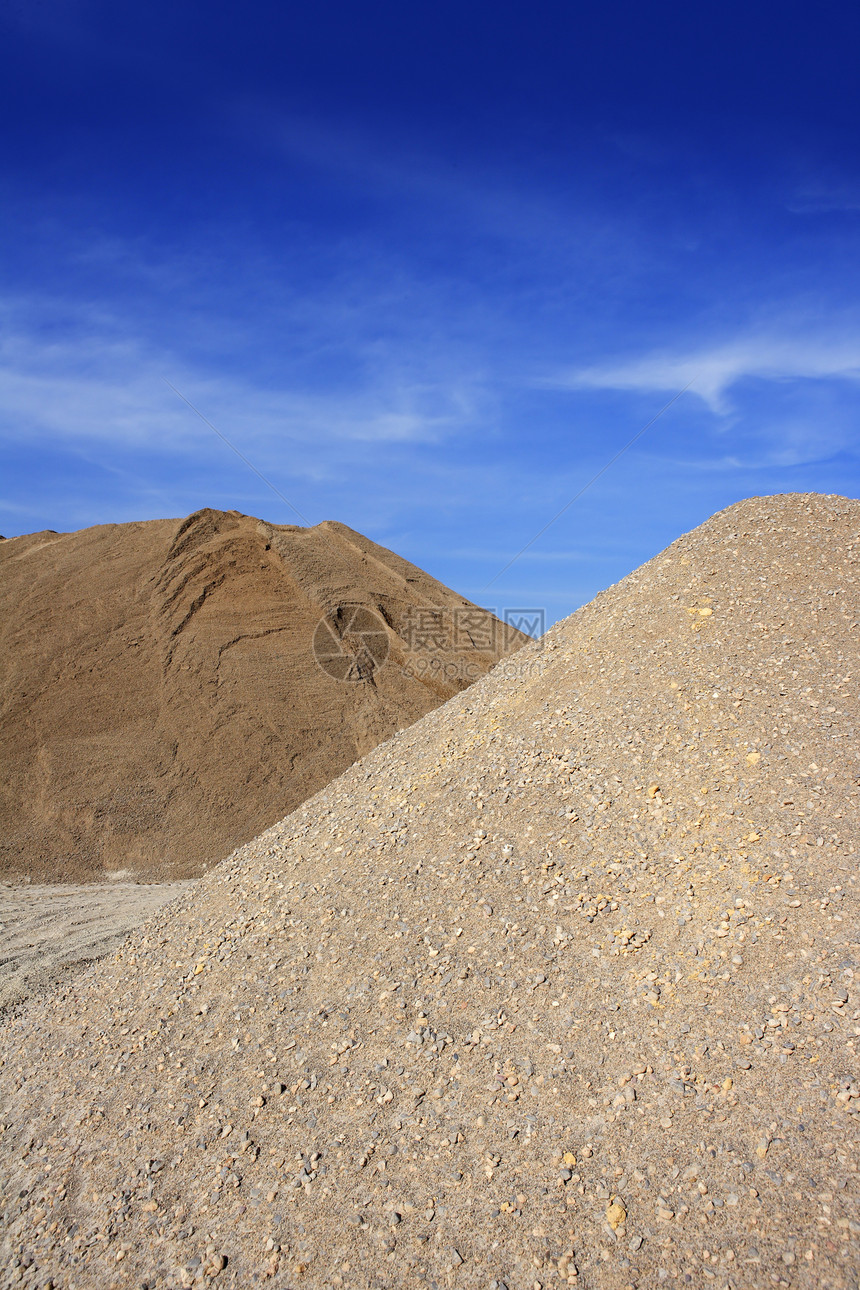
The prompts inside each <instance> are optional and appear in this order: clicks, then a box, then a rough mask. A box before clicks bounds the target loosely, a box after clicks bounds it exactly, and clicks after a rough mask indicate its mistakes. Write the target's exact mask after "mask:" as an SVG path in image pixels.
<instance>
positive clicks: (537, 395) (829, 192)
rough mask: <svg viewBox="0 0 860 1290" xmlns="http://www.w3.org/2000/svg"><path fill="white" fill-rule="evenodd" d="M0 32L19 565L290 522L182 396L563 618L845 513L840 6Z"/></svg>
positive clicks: (851, 145)
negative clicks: (649, 577)
mask: <svg viewBox="0 0 860 1290" xmlns="http://www.w3.org/2000/svg"><path fill="white" fill-rule="evenodd" d="M0 28H2V29H0V48H2V53H0V63H2V66H0V104H2V110H3V113H4V119H5V122H6V128H5V130H4V131H3V134H2V141H0V232H2V245H3V257H2V274H0V434H2V461H3V478H2V480H0V532H3V533H4V534H6V535H7V536H13V535H16V534H19V533H27V532H32V531H35V530H39V529H42V528H53V529H58V530H68V529H76V528H81V527H84V526H86V525H90V524H96V523H102V522H107V521H123V520H131V519H150V518H156V517H159V516H166V515H176V516H178V515H184V514H187V513H188V512H190V511H192V510H194V509H196V508H198V507H200V506H217V507H223V508H230V507H236V508H238V509H239V510H242V511H245V512H248V513H250V514H256V515H261V516H264V517H265V518H267V519H269V520H272V521H275V522H278V523H295V522H302V521H301V520H299V518H298V515H297V514H296V511H293V510H291V509H290V507H288V506H287V505H285V504H284V502H282V501H281V500H280V499H279V498H278V497H276V496H275V495H274V494H273V493H272V492H270V491H269V490H268V489H267V488H266V487H265V485H264V484H262V483H261V482H260V480H259V479H258V477H257V476H256V475H254V474H253V473H252V472H251V471H250V470H248V469H247V468H246V467H245V466H244V465H242V463H241V462H240V461H238V459H237V458H236V457H235V456H233V454H232V453H231V452H230V451H229V449H228V448H227V447H225V445H224V444H223V442H222V441H221V440H219V439H218V438H217V436H216V435H215V434H213V432H212V431H211V430H210V429H208V428H207V426H206V425H205V424H204V423H203V422H202V421H201V420H200V419H199V418H197V417H196V416H195V415H194V414H193V412H191V411H190V410H189V408H188V406H187V405H186V404H185V403H183V402H182V401H181V400H180V399H179V398H178V397H177V396H176V394H174V393H173V391H172V390H171V389H170V388H169V387H168V385H167V383H166V382H168V381H169V382H171V383H172V384H173V385H174V386H175V387H176V388H177V389H179V390H180V391H181V392H182V393H183V394H184V395H185V396H186V398H187V399H189V400H190V401H191V402H192V403H193V404H194V405H195V406H196V407H197V408H199V409H200V411H201V412H203V413H204V414H205V416H206V417H208V418H209V419H210V420H211V421H212V422H213V423H214V424H215V425H216V426H217V427H218V428H219V430H221V431H222V432H223V434H224V435H226V436H227V437H228V438H229V439H230V440H231V441H232V442H233V443H234V444H235V445H236V447H237V448H239V449H240V450H241V451H242V452H243V453H244V454H245V455H246V456H247V457H248V458H249V459H250V460H251V461H252V462H253V463H254V464H255V466H256V467H257V468H258V469H259V470H260V471H261V472H262V473H263V474H264V475H265V476H267V477H268V478H269V479H270V480H271V482H272V483H273V484H274V485H275V486H276V487H277V489H278V490H279V491H280V492H281V493H282V494H283V495H284V496H285V497H286V498H288V499H289V500H290V502H291V503H292V504H293V506H294V507H295V508H296V509H297V511H298V512H299V513H300V515H301V516H302V517H303V519H305V520H307V521H308V522H310V523H316V522H318V521H319V520H322V519H339V520H342V521H343V522H344V523H347V524H349V525H351V526H353V527H354V528H357V529H359V530H361V531H362V532H364V533H366V534H367V535H368V536H370V537H372V538H374V539H375V540H376V541H379V542H382V543H384V544H385V545H387V546H389V547H391V548H393V549H394V550H396V551H398V552H399V553H400V554H402V555H404V556H406V557H407V558H409V559H411V560H414V561H415V562H416V563H417V564H419V565H421V566H422V567H424V568H426V569H427V570H429V571H430V572H431V573H433V574H435V575H436V576H437V577H439V578H441V579H442V580H443V581H444V582H446V583H448V584H450V585H451V586H453V587H455V588H456V589H457V590H459V591H461V592H462V593H463V594H465V595H467V596H469V597H471V598H472V599H474V600H477V601H479V602H480V603H483V604H486V605H489V606H492V607H496V608H498V609H502V608H505V607H515V606H545V607H546V609H547V613H548V617H549V619H550V620H553V619H555V618H557V617H560V616H563V615H564V614H566V613H568V612H570V611H571V610H572V609H574V608H575V607H576V606H577V605H579V604H581V603H583V602H584V601H585V600H587V599H589V598H590V597H591V596H592V595H594V594H595V593H596V592H597V591H598V590H600V589H601V588H602V587H604V586H606V585H608V584H609V583H611V582H613V581H615V580H617V579H618V578H620V577H622V576H623V575H624V574H625V573H627V572H629V570H630V569H632V568H633V567H635V566H636V565H637V564H639V563H641V561H642V560H644V559H647V558H648V557H650V556H651V555H653V554H654V553H655V552H656V551H658V550H659V549H661V548H662V547H663V546H665V545H666V544H667V543H668V542H670V541H672V540H673V539H674V538H675V537H676V536H677V535H678V534H679V533H681V532H682V531H684V530H686V529H689V528H691V527H693V526H694V525H696V524H698V523H700V522H701V521H703V520H704V519H706V518H707V517H708V516H709V515H710V514H712V513H713V512H714V511H715V510H718V509H720V508H721V507H723V506H726V505H729V504H730V503H732V502H734V501H737V500H738V499H740V498H742V497H747V496H750V495H753V494H762V493H774V492H786V491H795V490H800V491H810V490H815V491H821V492H839V493H844V494H848V495H850V496H857V495H858V493H860V436H858V408H860V303H858V302H860V292H858V287H860V255H858V251H860V155H858V146H857V139H858V137H860V131H858V127H860V119H858V118H859V117H860V112H858V107H860V78H858V77H857V75H856V66H857V65H858V60H860V40H858V36H860V12H858V10H857V8H856V6H849V5H847V4H844V5H843V4H826V3H825V4H820V5H815V6H813V5H809V4H805V5H799V4H779V5H777V4H773V3H759V4H757V5H755V6H749V5H746V4H745V5H740V4H734V3H722V4H720V5H716V4H708V3H706V4H703V5H697V6H691V5H690V4H689V3H685V4H683V5H682V4H680V3H664V4H660V3H655V4H652V5H642V4H641V3H628V2H624V3H618V2H616V3H604V4H602V5H600V6H597V5H594V4H589V5H584V4H577V3H564V4H560V3H554V2H553V0H548V2H545V3H543V4H541V5H537V6H535V5H526V4H525V3H510V2H509V3H494V4H493V5H490V4H485V3H474V2H472V0H458V3H457V4H453V3H447V2H445V0H443V2H441V3H434V4H432V5H430V4H424V3H415V4H404V3H403V0H398V3H396V4H395V3H390V2H389V0H381V2H377V3H374V4H373V5H367V6H362V5H357V4H355V3H345V2H343V0H318V2H317V3H316V4H313V5H307V4H302V5H299V4H294V3H287V4H284V3H281V4H278V5H269V4H263V3H258V2H256V0H250V3H245V4H243V5H242V6H239V5H238V4H227V3H223V2H222V3H212V2H211V0H210V3H208V4H206V5H203V4H195V3H187V4H185V5H178V6H177V5H176V4H175V3H173V4H171V5H167V4H164V3H162V2H161V0H155V2H154V3H150V4H148V5H146V6H143V5H129V4H126V3H122V0H119V2H117V0H113V3H111V4H110V5H109V4H107V3H101V2H99V0H42V2H41V3H37V2H34V3H32V4H30V5H26V6H25V5H24V4H19V5H18V6H17V7H16V6H15V5H14V4H13V5H10V6H8V7H7V8H6V9H5V10H4V13H3V15H2V17H0ZM690 382H692V384H690V386H689V389H688V390H686V392H685V393H684V394H683V395H682V396H681V398H679V399H678V400H677V401H676V402H675V403H673V404H672V406H671V407H670V408H669V409H668V410H667V411H666V412H665V413H664V414H663V415H662V416H661V417H660V418H659V419H658V420H657V421H656V422H655V423H654V424H653V425H652V426H651V428H650V429H649V430H648V431H647V432H646V433H645V434H644V435H643V436H642V438H641V439H639V440H638V441H637V442H636V444H635V445H634V446H633V447H632V448H631V449H630V450H629V452H627V453H626V454H625V455H624V456H623V457H622V458H621V459H620V460H619V461H618V462H616V463H615V464H614V465H613V466H612V467H611V469H609V470H608V471H606V473H605V474H603V475H602V476H601V477H600V479H599V480H598V481H597V482H596V483H595V484H594V485H593V487H591V488H590V489H589V490H588V491H586V492H585V494H584V495H583V496H582V497H581V498H580V499H579V500H578V501H577V502H576V503H575V504H574V505H573V506H571V507H570V508H569V509H568V510H567V511H566V512H565V514H564V515H563V516H562V517H561V519H559V520H558V522H557V523H556V524H554V525H553V526H552V527H550V528H549V529H548V531H547V532H546V533H545V534H543V536H542V537H541V538H540V539H539V540H538V541H537V542H536V543H535V544H534V545H533V546H531V547H530V548H529V550H528V551H527V552H526V554H525V555H523V556H522V557H521V558H520V559H519V560H517V561H516V562H515V563H514V564H513V565H512V567H510V568H509V569H507V570H506V571H505V572H504V574H503V575H502V576H501V577H497V576H496V575H498V573H499V571H500V570H501V569H502V568H503V567H504V566H505V565H506V564H507V563H508V561H509V560H510V559H511V557H512V556H513V555H514V554H515V553H516V552H517V551H518V550H519V549H520V548H521V547H523V546H524V545H525V544H526V543H527V542H529V541H530V539H531V538H532V537H533V536H534V535H535V533H537V531H538V530H539V529H540V528H541V527H542V526H543V525H544V524H545V523H546V522H547V520H548V519H550V518H551V517H552V516H553V515H554V514H556V513H557V512H558V511H560V510H561V509H562V507H564V506H565V505H566V503H567V502H568V501H569V500H570V499H571V498H572V497H573V496H574V495H575V494H576V493H577V492H578V491H579V490H580V489H581V488H582V487H583V485H585V484H586V483H587V482H588V480H589V479H591V478H592V476H594V475H595V474H596V473H597V472H598V471H600V470H601V468H602V467H603V466H604V465H605V464H606V462H607V461H608V460H609V459H610V458H611V457H612V456H613V455H614V454H615V453H616V452H617V451H618V449H619V448H621V447H623V445H624V444H625V443H627V442H628V441H629V440H630V439H631V438H633V436H634V435H635V434H636V433H637V432H638V431H639V430H640V429H641V428H642V426H644V425H645V424H646V423H647V422H648V421H650V420H651V419H652V418H653V417H654V416H655V414H656V413H658V412H659V411H660V409H661V408H663V407H664V406H665V405H666V404H667V403H668V402H669V401H670V400H671V399H672V398H673V397H674V396H675V395H676V394H677V393H678V391H679V390H680V389H682V387H684V386H686V385H687V384H688V383H690ZM493 579H495V580H494V581H492V582H491V580H493ZM488 584H489V585H488Z"/></svg>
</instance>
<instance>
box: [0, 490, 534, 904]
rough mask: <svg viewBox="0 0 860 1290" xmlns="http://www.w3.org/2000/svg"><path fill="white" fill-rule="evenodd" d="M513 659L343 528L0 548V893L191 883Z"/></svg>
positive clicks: (180, 530)
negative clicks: (128, 878) (54, 885)
mask: <svg viewBox="0 0 860 1290" xmlns="http://www.w3.org/2000/svg"><path fill="white" fill-rule="evenodd" d="M356 607H358V610H356ZM473 611H474V612H473ZM434 614H435V617H434ZM325 615H329V616H330V617H329V619H328V622H327V623H324V624H323V626H322V627H321V628H320V627H319V624H320V620H321V619H322V618H324V616H325ZM469 628H470V629H471V635H470V634H469V631H468V630H467V629H469ZM315 632H316V633H317V634H316V638H315ZM525 639H526V638H525V637H523V636H522V635H521V634H520V633H519V632H516V631H513V630H511V629H507V628H503V627H502V626H501V624H499V623H497V621H496V620H495V619H493V618H492V617H491V616H489V615H487V614H485V613H484V612H483V611H481V610H476V609H475V607H474V606H471V605H470V604H469V602H468V601H465V600H463V598H462V597H461V596H457V595H456V594H455V593H454V592H452V591H449V590H448V588H447V587H444V586H443V585H442V584H441V583H439V582H436V581H435V579H433V578H431V577H430V576H429V575H428V574H426V573H422V571H421V570H420V569H417V568H415V566H414V565H411V564H409V563H407V561H405V560H402V559H401V558H400V557H399V556H396V555H393V554H392V553H391V552H390V551H386V550H385V549H384V548H383V547H380V546H377V545H376V544H375V543H373V542H370V541H369V540H368V539H367V538H364V537H362V536H361V535H360V534H359V533H355V532H353V531H352V530H351V529H348V528H346V527H345V525H343V524H334V523H325V524H319V525H317V527H316V528H310V529H303V528H297V527H292V526H289V525H271V524H266V523H263V522H261V521H259V520H255V519H251V518H249V517H248V516H245V515H240V514H239V513H238V512H234V511H231V512H228V513H226V514H225V513H224V512H220V511H212V510H205V511H199V512H197V513H196V514H194V515H191V516H189V517H188V519H186V520H157V521H152V522H149V523H142V524H107V525H100V526H99V527H97V528H92V529H86V530H84V531H83V532H80V533H66V534H58V533H37V534H34V535H32V536H29V537H21V538H15V539H12V540H10V541H7V542H4V543H2V545H0V695H2V718H0V762H2V765H3V777H2V788H0V873H5V874H7V875H10V876H16V875H24V874H28V875H31V876H33V877H35V878H38V879H40V880H43V881H44V880H65V881H69V880H72V879H74V880H77V881H80V880H82V879H84V880H86V879H91V878H95V877H103V876H104V874H105V872H108V873H110V872H112V871H116V870H130V871H131V872H132V873H133V874H136V875H137V876H145V877H147V878H151V877H153V876H156V875H158V876H161V877H168V878H171V879H173V878H177V877H184V876H185V877H187V876H191V875H195V874H198V873H200V872H201V871H202V869H203V867H204V865H205V864H206V862H208V861H215V860H220V859H221V857H222V856H223V855H224V854H225V853H226V852H227V851H229V850H230V849H231V848H232V847H234V846H236V845H238V843H240V842H244V841H246V840H247V839H249V838H252V837H254V835H255V834H257V833H258V832H259V831H260V829H262V828H265V827H266V826H267V825H269V824H271V823H272V821H273V820H277V819H279V818H280V817H281V816H282V815H284V813H285V812H286V811H290V810H293V809H294V808H295V807H296V806H297V805H298V804H299V803H300V802H302V801H304V800H305V798H307V797H308V796H309V795H310V794H312V793H314V792H316V791H317V790H318V789H319V788H321V787H322V786H323V785H324V784H327V783H328V782H329V781H330V780H331V779H332V778H333V777H334V776H335V775H338V774H340V773H341V771H343V770H345V769H346V768H347V766H350V765H351V764H352V763H353V762H354V761H355V760H356V759H357V758H359V757H361V756H362V755H363V754H364V753H366V752H368V751H369V750H370V749H371V748H374V747H375V746H376V745H377V744H378V743H379V742H380V741H381V740H383V739H386V738H388V737H389V736H390V735H392V734H394V733H395V732H396V731H397V730H400V729H401V728H402V727H403V726H406V725H408V724H409V723H410V722H412V721H415V720H416V719H417V718H418V717H421V716H423V715H424V714H425V713H426V712H429V711H430V710H431V709H432V708H434V707H436V706H437V704H439V703H441V702H443V700H445V699H447V698H449V697H450V696H451V695H452V694H455V693H456V692H457V691H458V690H460V689H462V688H464V687H465V686H466V685H467V684H469V683H470V682H471V681H473V680H475V679H476V678H477V677H478V676H482V675H484V673H485V672H486V671H487V670H488V669H489V668H490V667H492V666H493V665H494V664H495V663H496V662H497V661H498V660H499V658H501V657H502V655H503V654H505V653H508V652H510V650H511V649H513V648H516V647H517V646H518V645H519V644H521V643H522V642H523V640H525ZM473 642H474V643H473ZM314 647H316V652H317V654H318V655H319V656H320V658H321V661H322V662H323V663H324V665H325V667H321V666H319V664H318V662H317V661H316V660H315V657H314ZM383 660H385V661H384V662H383ZM326 669H327V670H326ZM347 672H351V675H352V676H353V677H354V678H356V679H353V680H342V679H340V678H341V677H342V676H343V675H344V674H345V673H347Z"/></svg>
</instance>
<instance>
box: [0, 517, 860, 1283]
mask: <svg viewBox="0 0 860 1290" xmlns="http://www.w3.org/2000/svg"><path fill="white" fill-rule="evenodd" d="M858 553H860V503H858V502H856V501H848V500H844V499H840V498H835V497H826V498H825V497H818V496H787V497H776V498H764V499H756V500H752V501H748V502H744V503H741V504H739V505H737V506H734V507H732V508H731V509H729V510H728V511H725V512H722V513H721V514H719V515H717V516H716V517H714V518H713V519H712V520H710V521H709V522H708V523H707V524H705V525H704V526H702V527H701V528H699V529H697V530H696V531H694V532H693V533H690V534H688V535H686V536H684V537H682V538H681V539H680V540H679V541H677V542H675V543H674V544H673V545H672V546H671V547H669V548H668V550H667V551H665V552H664V553H663V554H662V555H660V556H658V557H657V558H656V559H654V560H652V561H651V562H650V563H649V564H647V565H645V566H643V568H641V569H639V570H638V571H637V572H636V573H634V574H631V575H630V577H628V578H626V579H625V580H624V581H623V582H621V583H619V584H618V585H617V586H615V587H613V588H611V589H610V590H609V591H607V592H605V593H604V594H602V595H600V596H599V597H598V598H597V599H596V600H595V601H594V602H593V603H591V604H590V605H588V606H586V607H585V608H584V609H582V610H580V611H579V612H577V613H576V614H574V615H573V616H572V617H571V618H570V619H568V620H567V621H566V622H565V623H562V624H561V625H559V626H557V627H556V628H554V629H553V631H551V632H550V633H549V635H548V636H547V637H546V638H545V640H544V642H543V644H542V645H530V646H527V647H526V648H525V649H524V650H522V651H521V652H520V653H519V654H518V656H517V660H516V663H517V666H518V668H519V672H520V675H519V677H518V678H517V679H514V680H511V679H507V680H506V679H504V678H500V677H499V676H498V675H496V676H493V675H491V676H489V677H488V678H486V679H485V680H483V681H480V682H478V683H477V685H476V686H475V687H473V688H472V689H471V690H470V691H469V692H468V693H467V694H465V695H461V696H457V697H456V698H454V699H452V700H451V701H450V702H449V703H447V704H446V705H445V706H444V707H442V708H440V709H438V710H437V711H435V712H433V713H432V714H430V715H429V716H427V717H426V718H424V719H423V720H422V721H421V722H419V723H418V724H417V725H415V726H412V727H411V728H410V729H409V730H407V731H404V732H403V733H401V734H399V735H398V736H397V737H396V738H394V739H392V740H390V741H389V742H388V743H387V744H385V745H383V746H381V747H379V748H377V749H376V750H375V751H374V752H372V753H371V754H370V755H369V756H367V757H366V758H365V759H364V760H363V761H362V762H361V763H360V764H359V765H357V766H354V767H353V768H352V769H350V770H349V771H348V772H347V773H346V774H345V775H343V776H342V777H341V778H340V779H339V780H337V781H336V782H335V783H333V784H331V785H330V786H329V787H328V788H326V789H325V790H324V791H323V792H321V793H320V794H318V795H317V797H316V798H314V800H313V801H312V802H309V803H306V804H305V805H304V806H303V807H302V808H301V809H300V810H298V811H297V812H296V813H295V814H293V815H292V816H290V817H289V818H288V819H286V820H284V821H283V822H282V823H281V824H280V825H278V826H277V827H275V828H272V829H270V830H269V831H268V832H267V833H264V834H263V835H262V836H261V837H260V838H258V839H257V840H256V841H255V842H253V843H252V844H250V845H248V846H246V847H244V848H242V849H241V850H240V851H237V852H236V853H235V854H233V855H232V856H230V857H229V858H228V859H227V860H226V861H225V862H224V863H223V864H222V865H220V866H219V867H218V868H217V869H216V870H213V871H212V872H211V873H210V874H209V875H207V876H206V877H205V878H204V879H202V880H201V882H200V883H199V884H198V885H197V887H196V888H195V890H194V892H193V893H192V894H190V895H189V896H184V897H182V898H181V899H180V900H179V901H177V902H176V903H175V904H174V905H173V906H171V907H168V908H167V910H166V911H165V912H162V913H160V914H158V915H157V916H155V917H154V918H153V919H152V920H151V921H150V922H149V923H148V924H147V925H146V926H144V927H143V928H142V929H141V930H140V932H139V933H137V934H136V935H134V936H133V937H132V938H131V939H130V940H129V941H128V942H127V943H126V945H125V946H124V947H123V949H122V950H121V951H120V952H119V954H118V955H117V956H116V957H115V958H113V959H110V960H106V961H105V962H103V963H102V964H101V965H99V966H98V967H96V968H94V969H91V970H90V971H89V972H88V973H87V974H86V975H85V976H84V977H83V978H81V979H79V980H78V981H77V982H76V983H75V985H74V986H73V987H72V988H70V989H67V990H65V991H58V992H57V994H56V995H55V996H54V997H53V999H51V1000H48V1001H46V1002H38V1003H35V1004H33V1005H32V1006H30V1007H29V1008H28V1009H27V1010H26V1011H25V1012H24V1013H23V1014H22V1015H21V1016H20V1017H18V1018H15V1019H12V1020H11V1021H10V1022H9V1024H8V1025H7V1026H6V1027H5V1028H4V1030H3V1032H2V1044H3V1049H2V1069H0V1089H2V1099H3V1101H2V1105H3V1111H2V1120H3V1123H4V1124H5V1126H6V1128H5V1132H4V1134H3V1137H2V1144H3V1148H2V1149H3V1153H4V1157H5V1166H4V1170H3V1182H2V1186H3V1199H2V1209H3V1211H4V1224H5V1232H4V1238H3V1245H2V1259H0V1266H2V1267H3V1268H4V1269H6V1271H5V1272H4V1273H3V1276H4V1278H5V1280H4V1284H6V1285H10V1286H11V1285H14V1286H25V1287H35V1286H43V1285H45V1284H48V1283H50V1282H51V1281H52V1282H53V1285H54V1286H62V1287H64V1290H66V1288H67V1290H80V1288H81V1287H104V1286H112V1287H142V1286H147V1287H178V1286H191V1285H207V1284H209V1283H210V1282H212V1281H214V1283H215V1285H216V1286H217V1287H220V1286H236V1287H240V1286H241V1287H247V1286H249V1285H254V1284H257V1283H266V1284H271V1285H274V1286H282V1287H290V1290H293V1288H294V1287H300V1286H311V1287H323V1286H336V1287H348V1286H353V1287H369V1286H384V1287H388V1286H391V1287H395V1286H410V1287H411V1286H419V1285H424V1284H426V1285H428V1286H430V1287H481V1288H482V1290H488V1287H492V1286H495V1287H497V1290H498V1288H500V1287H502V1286H504V1287H508V1290H533V1288H534V1287H535V1286H540V1287H541V1288H543V1287H555V1286H557V1285H565V1284H568V1285H570V1284H574V1285H577V1284H578V1285H582V1286H586V1287H613V1288H614V1287H623V1286H637V1287H651V1286H672V1287H675V1286H678V1287H682V1286H685V1285H690V1284H692V1285H693V1286H700V1285H705V1284H714V1285H715V1286H719V1287H724V1286H731V1287H736V1288H737V1290H741V1288H747V1287H757V1286H770V1285H771V1284H775V1285H789V1286H792V1287H809V1288H810V1290H811V1288H812V1287H817V1288H820V1287H849V1286H851V1287H853V1286H855V1285H856V1282H857V1270H858V1267H860V1259H858V1255H860V1247H858V1236H860V1225H858V1222H857V1210H856V1202H857V1190H858V1185H857V1178H858V1175H857V1139H858V1133H857V1129H858V1120H860V1115H858V1114H857V1110H858V1108H860V1096H858V1094H860V1087H858V1084H857V1083H856V1082H854V1083H852V1080H856V1076H857V1059H856V1050H857V1044H858V1042H860V1040H858V1035H860V1010H858V1008H860V989H858V984H857V974H858V971H860V943H858V942H860V927H858V917H857V885H856V869H857V857H858V827H857V826H858V816H857V803H858V781H857V774H858V765H857V746H856V732H857V721H858V715H860V711H858V699H857V674H858V662H860V659H858V630H860V628H858V599H857V589H858Z"/></svg>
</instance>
